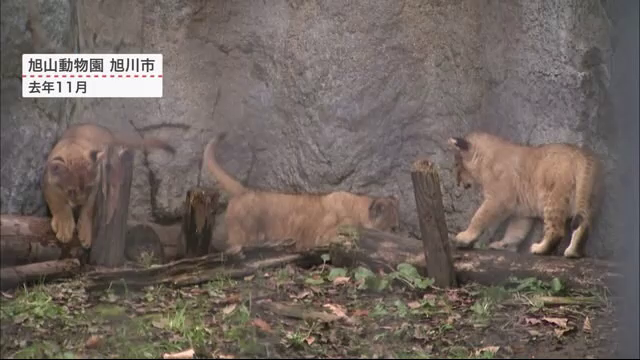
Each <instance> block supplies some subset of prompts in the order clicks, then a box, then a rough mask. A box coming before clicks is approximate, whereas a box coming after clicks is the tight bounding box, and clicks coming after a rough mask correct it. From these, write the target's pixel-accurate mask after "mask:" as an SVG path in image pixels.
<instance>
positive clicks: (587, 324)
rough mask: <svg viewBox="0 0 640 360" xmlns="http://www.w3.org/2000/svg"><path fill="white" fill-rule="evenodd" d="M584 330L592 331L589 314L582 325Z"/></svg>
mask: <svg viewBox="0 0 640 360" xmlns="http://www.w3.org/2000/svg"><path fill="white" fill-rule="evenodd" d="M582 331H584V332H591V320H590V319H589V317H588V316H587V317H586V318H584V324H583V325H582Z"/></svg>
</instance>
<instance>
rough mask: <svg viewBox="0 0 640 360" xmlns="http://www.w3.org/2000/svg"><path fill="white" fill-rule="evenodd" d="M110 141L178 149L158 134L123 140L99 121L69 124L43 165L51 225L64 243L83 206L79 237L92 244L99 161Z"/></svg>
mask: <svg viewBox="0 0 640 360" xmlns="http://www.w3.org/2000/svg"><path fill="white" fill-rule="evenodd" d="M109 144H118V145H123V146H126V147H131V148H138V149H139V148H161V149H163V150H165V151H167V152H170V153H172V154H173V153H175V150H174V148H173V147H171V146H170V145H169V144H167V143H166V142H164V141H162V140H160V139H156V138H144V139H140V140H124V139H120V138H116V137H115V136H114V135H113V133H112V132H111V131H110V130H109V129H107V128H105V127H103V126H100V125H96V124H77V125H72V126H71V127H69V128H68V129H67V130H66V131H65V132H64V133H63V134H62V136H61V137H60V139H59V140H58V142H57V143H56V145H55V146H54V147H53V149H52V150H51V152H50V153H49V156H48V157H47V162H46V164H45V168H44V174H43V178H42V182H43V184H42V186H43V192H44V198H45V201H46V202H47V205H48V206H49V210H51V215H52V219H51V228H52V229H53V231H54V232H55V233H56V237H57V238H58V240H60V241H61V242H63V243H67V242H69V241H71V239H72V238H73V232H74V230H75V227H76V224H75V221H74V217H73V211H74V210H75V209H77V208H80V215H79V218H78V239H79V240H80V243H81V244H82V246H83V247H84V248H88V247H89V246H90V245H91V223H92V220H93V219H92V217H93V216H92V215H93V214H92V207H91V206H85V204H91V203H92V202H93V201H92V200H93V196H94V195H95V192H94V190H95V185H96V183H95V182H96V180H97V179H96V166H95V165H96V162H97V160H98V159H100V158H101V156H102V154H103V151H104V150H105V149H106V146H107V145H109Z"/></svg>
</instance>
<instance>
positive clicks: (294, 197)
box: [203, 132, 399, 252]
mask: <svg viewBox="0 0 640 360" xmlns="http://www.w3.org/2000/svg"><path fill="white" fill-rule="evenodd" d="M225 137H226V132H223V133H221V134H219V135H218V136H217V137H216V138H214V139H212V140H211V141H210V142H209V143H208V144H207V146H206V148H205V150H204V155H203V158H204V163H205V164H206V166H207V168H208V169H209V171H210V172H211V174H213V176H215V178H216V180H217V181H218V184H219V186H220V187H221V188H222V189H224V190H225V191H227V192H228V193H229V194H230V195H231V197H230V199H229V204H228V205H227V210H226V214H225V223H226V226H227V248H228V249H227V252H235V251H238V250H239V249H241V248H242V247H244V246H248V245H257V244H259V243H261V242H264V241H280V240H293V241H294V242H295V245H296V249H304V248H310V247H314V246H318V245H322V244H327V243H328V242H329V241H331V240H332V239H333V238H334V237H335V236H336V235H337V234H338V231H339V228H340V227H341V226H342V225H352V226H362V227H365V228H374V229H377V230H381V231H392V232H393V231H396V229H397V227H398V225H399V214H398V199H396V198H395V197H393V196H386V197H371V196H365V195H356V194H352V193H349V192H345V191H336V192H331V193H328V194H287V193H281V192H271V191H261V190H254V189H248V188H247V187H245V186H244V185H242V184H241V183H240V182H239V181H237V180H236V179H234V178H233V177H232V176H231V175H229V174H228V173H227V172H226V171H225V170H224V169H222V167H221V166H220V165H219V164H218V162H217V161H216V156H215V149H216V145H217V144H218V142H219V141H221V140H222V139H224V138H225Z"/></svg>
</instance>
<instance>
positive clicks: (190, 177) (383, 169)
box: [1, 0, 615, 257]
mask: <svg viewBox="0 0 640 360" xmlns="http://www.w3.org/2000/svg"><path fill="white" fill-rule="evenodd" d="M58 2H59V3H66V2H64V1H62V0H60V1H58ZM52 3H53V1H42V4H43V6H44V4H52ZM75 3H76V2H75V1H74V2H72V3H71V4H75ZM5 8H7V9H9V8H11V9H14V10H13V11H9V12H7V11H4V10H5ZM2 9H3V12H2V30H3V37H2V60H3V65H2V66H3V67H2V72H3V78H2V90H3V95H2V115H3V117H2V130H3V134H2V150H3V151H2V180H3V181H2V187H1V189H2V191H1V196H2V212H33V211H40V212H42V209H43V208H42V197H41V194H40V190H39V188H38V176H39V171H40V169H41V167H42V164H43V162H44V158H45V152H46V151H47V149H48V148H50V146H51V145H52V144H53V141H54V135H55V134H58V133H59V132H60V130H61V128H63V127H65V126H66V124H68V123H74V122H80V121H89V122H92V121H95V122H98V123H101V124H106V125H109V126H110V127H112V128H113V129H115V130H117V131H128V132H132V131H137V132H138V133H140V134H144V135H154V136H166V137H170V138H171V139H172V142H173V143H174V145H176V147H177V151H178V154H177V155H176V156H175V157H174V158H170V157H166V155H162V154H157V153H152V154H150V155H148V158H147V159H145V158H144V156H143V155H137V158H136V164H137V167H136V170H135V173H134V184H133V189H132V208H131V216H132V218H134V219H136V220H145V219H146V220H148V219H151V220H154V221H165V222H170V221H172V220H175V218H176V217H177V215H179V214H180V212H181V211H182V203H183V201H184V197H185V194H186V191H187V189H188V188H189V187H192V186H195V185H197V184H200V185H212V184H214V182H213V180H212V178H211V176H210V175H209V174H208V173H206V171H202V169H201V156H202V151H203V148H204V146H205V145H206V143H207V141H208V140H209V139H210V138H212V137H213V136H215V134H217V133H218V132H219V131H228V132H229V133H230V135H229V137H228V140H227V141H226V142H225V143H224V144H223V145H222V146H221V150H220V152H219V157H220V159H221V160H220V161H221V163H222V165H223V166H224V167H225V168H226V169H227V170H228V171H229V172H231V173H232V174H234V175H235V176H237V177H238V178H240V179H242V180H243V181H245V182H246V183H247V184H248V185H250V186H254V187H259V188H268V189H275V190H295V191H313V192H316V191H330V190H337V189H343V190H350V191H355V192H362V193H370V194H375V195H383V194H394V195H396V196H398V197H399V198H400V200H401V212H402V217H403V225H404V227H405V229H406V230H407V231H410V232H414V233H416V234H419V230H418V224H417V215H416V212H415V200H414V198H413V192H412V186H411V178H410V174H409V169H410V166H411V163H412V162H413V161H414V160H415V159H416V157H419V156H428V157H430V158H431V159H432V160H433V161H435V162H436V163H437V164H438V166H439V167H440V169H441V179H442V181H443V184H442V188H443V193H444V200H445V208H446V211H447V220H448V225H449V231H450V233H451V234H455V233H456V232H458V231H460V230H462V229H464V228H465V227H466V225H467V223H468V221H469V219H470V217H471V215H472V214H473V211H475V209H476V208H477V206H478V205H479V201H480V196H479V194H477V193H474V192H473V191H462V190H460V189H458V188H456V187H455V184H454V178H453V174H452V173H451V164H452V161H453V157H452V154H451V153H450V152H449V151H447V148H446V139H447V138H448V137H449V136H452V135H459V134H463V133H465V132H467V131H469V130H472V129H484V130H488V131H492V132H495V133H497V134H499V135H503V136H507V137H509V138H511V139H513V140H516V141H521V142H525V143H530V144H536V143H545V142H552V141H570V142H574V143H583V144H587V145H589V146H591V147H592V148H594V149H595V150H596V151H597V152H598V153H600V154H602V155H603V156H604V158H605V159H606V160H607V164H608V165H609V167H611V166H613V164H614V156H613V155H612V150H611V148H612V144H613V143H614V139H613V138H612V134H613V132H614V129H612V128H611V122H610V121H608V120H607V117H608V115H609V112H610V110H609V108H608V101H609V100H608V89H607V87H608V65H607V64H606V63H604V62H603V60H602V59H607V57H608V56H609V53H610V51H611V44H610V39H609V32H610V24H609V22H608V18H607V16H606V13H605V11H604V9H603V8H602V5H601V3H600V2H599V1H595V0H586V1H577V0H573V1H562V2H560V1H558V2H549V1H542V0H526V1H525V0H522V1H509V2H498V1H451V0H447V1H422V0H406V1H397V0H386V1H376V2H375V5H374V4H373V3H371V2H370V1H365V0H360V1H350V2H341V1H322V2H306V1H295V0H292V1H268V2H259V1H248V0H247V1H233V2H232V1H215V2H213V1H212V2H206V1H205V2H203V1H175V0H163V1H141V2H128V1H127V2H125V1H115V0H114V1H108V2H97V1H82V0H78V1H77V4H76V5H75V6H70V5H65V6H60V9H64V10H59V11H57V12H55V13H51V14H49V13H46V14H44V13H43V14H44V15H45V18H47V19H48V23H47V24H49V25H48V26H49V27H52V26H53V24H54V23H55V21H54V19H53V18H51V17H53V16H56V17H62V18H65V17H66V18H68V19H71V20H73V21H71V20H68V21H67V24H72V25H73V26H75V27H77V28H76V29H66V28H65V29H53V28H51V30H52V33H54V34H60V36H58V35H56V36H54V41H59V42H61V43H64V41H62V40H60V39H67V40H68V43H70V44H76V43H77V44H78V46H79V50H80V51H81V52H95V53H99V52H120V53H124V52H134V53H139V52H148V53H162V54H163V55H164V85H163V86H164V97H163V98H162V99H83V100H70V101H67V102H65V101H62V100H48V101H42V100H39V101H31V100H28V99H21V98H20V95H19V91H20V83H19V81H20V80H19V79H7V78H6V77H5V76H4V74H5V73H15V74H19V73H20V71H19V66H20V65H19V62H15V61H13V60H14V59H13V57H15V56H17V55H18V54H20V53H21V52H28V50H25V49H26V48H27V47H28V46H27V45H25V44H28V43H29V38H28V37H29V35H28V33H26V35H25V33H24V32H18V28H20V27H21V26H22V27H24V22H25V19H24V16H25V12H24V9H23V5H21V2H20V1H13V0H11V1H6V2H3V3H2ZM65 11H66V12H65ZM54 14H55V15H54ZM5 29H10V30H11V31H12V34H13V35H12V36H5ZM54 30H55V31H54ZM55 39H57V40H55ZM5 49H11V50H8V51H5ZM5 59H7V60H8V61H9V64H8V65H6V68H5ZM7 93H8V94H7ZM5 94H6V95H5ZM5 96H6V98H5ZM36 104H37V105H36ZM45 106H48V110H47V111H46V112H42V111H38V110H34V109H37V108H38V107H45ZM52 109H57V111H53V110H52ZM72 109H75V110H73V111H72ZM47 114H48V115H47ZM25 154H26V155H25ZM612 201H613V200H612V199H611V197H610V196H607V199H606V202H605V204H604V207H603V214H602V216H601V217H600V218H599V219H598V222H597V224H596V226H595V228H594V229H593V231H592V233H591V235H592V237H591V238H590V239H589V241H588V245H587V249H586V250H587V254H588V255H590V256H602V257H606V256H609V255H610V253H611V251H613V250H614V244H612V243H611V242H610V241H611V239H610V238H609V237H608V236H606V235H607V231H608V229H609V228H610V226H611V221H612V220H613V219H614V217H615V216H614V213H613V208H612V206H611V204H612ZM38 209H40V210H38ZM538 228H539V226H538ZM489 235H491V234H490V233H488V234H486V235H485V236H484V238H485V239H486V238H487V237H489ZM496 236H499V234H497V235H496ZM537 236H539V229H538V232H537V234H532V236H531V239H536V238H537Z"/></svg>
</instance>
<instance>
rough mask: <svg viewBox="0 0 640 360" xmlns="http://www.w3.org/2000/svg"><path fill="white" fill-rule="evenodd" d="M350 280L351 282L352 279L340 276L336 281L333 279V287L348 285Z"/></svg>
mask: <svg viewBox="0 0 640 360" xmlns="http://www.w3.org/2000/svg"><path fill="white" fill-rule="evenodd" d="M349 280H351V278H349V277H347V276H338V277H336V278H335V279H333V285H344V284H348V283H349Z"/></svg>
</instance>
